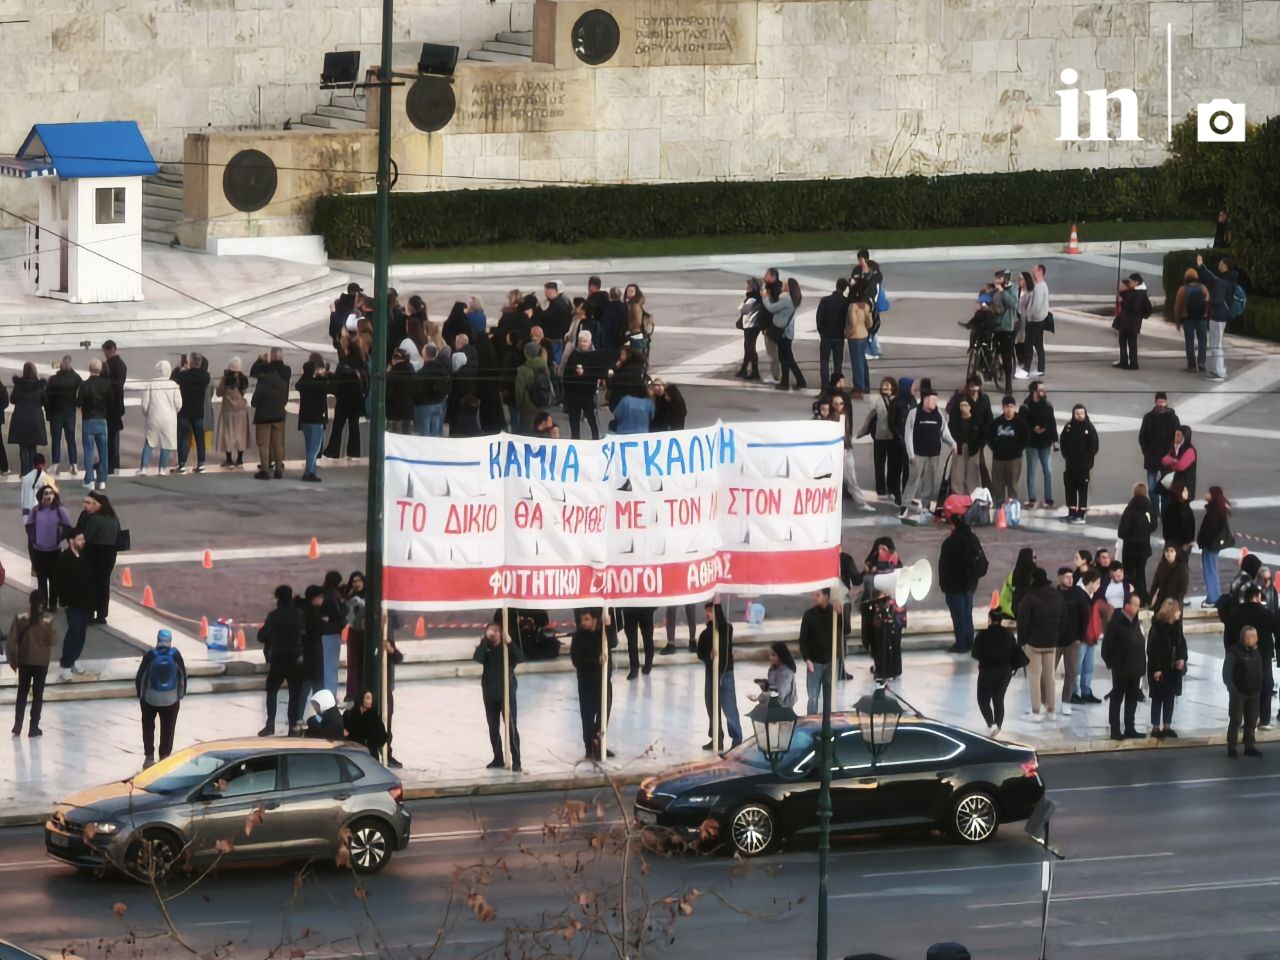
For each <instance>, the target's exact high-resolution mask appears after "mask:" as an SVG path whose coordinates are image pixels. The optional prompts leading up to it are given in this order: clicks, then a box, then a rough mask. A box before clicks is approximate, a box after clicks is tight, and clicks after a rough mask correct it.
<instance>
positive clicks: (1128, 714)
mask: <svg viewBox="0 0 1280 960" xmlns="http://www.w3.org/2000/svg"><path fill="white" fill-rule="evenodd" d="M1122 703H1123V704H1124V728H1123V730H1124V732H1126V733H1127V732H1128V731H1130V730H1132V729H1133V718H1134V715H1135V714H1136V713H1137V712H1138V678H1137V677H1133V678H1132V679H1115V678H1113V679H1112V681H1111V701H1110V704H1109V710H1108V719H1110V721H1111V732H1112V733H1113V734H1116V733H1120V732H1121V727H1120V705H1121V704H1122Z"/></svg>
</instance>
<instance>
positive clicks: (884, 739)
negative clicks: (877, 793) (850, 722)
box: [853, 686, 902, 769]
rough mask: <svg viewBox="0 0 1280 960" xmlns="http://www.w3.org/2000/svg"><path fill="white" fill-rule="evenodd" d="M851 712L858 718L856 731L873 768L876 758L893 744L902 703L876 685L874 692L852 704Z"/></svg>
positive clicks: (900, 715)
mask: <svg viewBox="0 0 1280 960" xmlns="http://www.w3.org/2000/svg"><path fill="white" fill-rule="evenodd" d="M853 712H854V713H855V714H856V715H857V718H858V733H859V735H860V736H861V737H862V739H863V741H864V742H865V743H866V745H867V750H868V751H870V753H871V767H872V769H875V765H876V760H878V759H879V757H880V755H881V754H882V753H884V752H885V751H886V750H888V749H889V747H890V746H891V745H892V744H893V737H894V734H896V733H897V732H898V721H899V720H901V719H902V704H900V703H899V702H898V699H897V698H896V697H894V696H893V695H892V694H890V693H889V691H888V690H886V689H885V688H884V687H883V686H878V687H876V691H875V693H869V694H867V695H866V696H865V697H863V698H862V699H861V700H859V701H858V702H857V703H855V704H854V705H853Z"/></svg>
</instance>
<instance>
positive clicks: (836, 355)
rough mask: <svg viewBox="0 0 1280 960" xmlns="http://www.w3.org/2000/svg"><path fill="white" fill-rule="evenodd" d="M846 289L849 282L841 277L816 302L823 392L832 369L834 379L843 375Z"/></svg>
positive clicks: (846, 305)
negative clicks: (831, 289) (829, 291)
mask: <svg viewBox="0 0 1280 960" xmlns="http://www.w3.org/2000/svg"><path fill="white" fill-rule="evenodd" d="M848 289H849V281H848V280H846V279H845V278H844V277H841V278H840V279H839V280H837V281H836V288H835V290H834V291H833V292H831V293H828V294H827V295H826V296H825V297H823V298H822V299H821V300H819V301H818V312H817V315H816V320H817V326H818V362H819V363H820V364H821V370H822V389H823V390H825V389H827V387H829V386H830V385H831V380H832V376H831V371H832V368H834V369H835V376H836V377H841V376H843V375H844V316H845V313H846V311H847V310H848V309H849V301H848V299H847V298H846V297H845V291H846V290H848Z"/></svg>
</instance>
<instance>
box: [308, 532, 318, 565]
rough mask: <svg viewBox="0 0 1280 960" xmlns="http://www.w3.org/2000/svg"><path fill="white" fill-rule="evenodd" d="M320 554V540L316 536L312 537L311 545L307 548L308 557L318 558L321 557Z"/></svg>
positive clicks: (311, 558) (310, 558)
mask: <svg viewBox="0 0 1280 960" xmlns="http://www.w3.org/2000/svg"><path fill="white" fill-rule="evenodd" d="M319 556H320V541H318V540H317V539H316V538H315V537H312V538H311V546H310V548H309V549H308V550H307V559H309V560H316V559H318V558H319Z"/></svg>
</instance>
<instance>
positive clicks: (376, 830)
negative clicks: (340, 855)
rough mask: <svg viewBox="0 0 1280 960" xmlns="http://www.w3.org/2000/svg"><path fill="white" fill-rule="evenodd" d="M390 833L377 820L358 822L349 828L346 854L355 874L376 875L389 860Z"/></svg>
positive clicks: (392, 844)
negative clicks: (349, 833)
mask: <svg viewBox="0 0 1280 960" xmlns="http://www.w3.org/2000/svg"><path fill="white" fill-rule="evenodd" d="M393 846H394V842H393V841H392V838H391V831H390V830H388V829H387V827H386V825H385V824H383V823H380V822H379V821H377V820H360V821H358V822H357V823H355V824H353V825H352V827H351V836H350V838H349V839H348V840H347V852H348V854H350V857H351V869H352V870H354V871H355V872H356V873H377V872H378V871H379V870H381V869H382V868H383V867H385V866H386V865H387V861H388V860H390V859H391V850H392V847H393Z"/></svg>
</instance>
